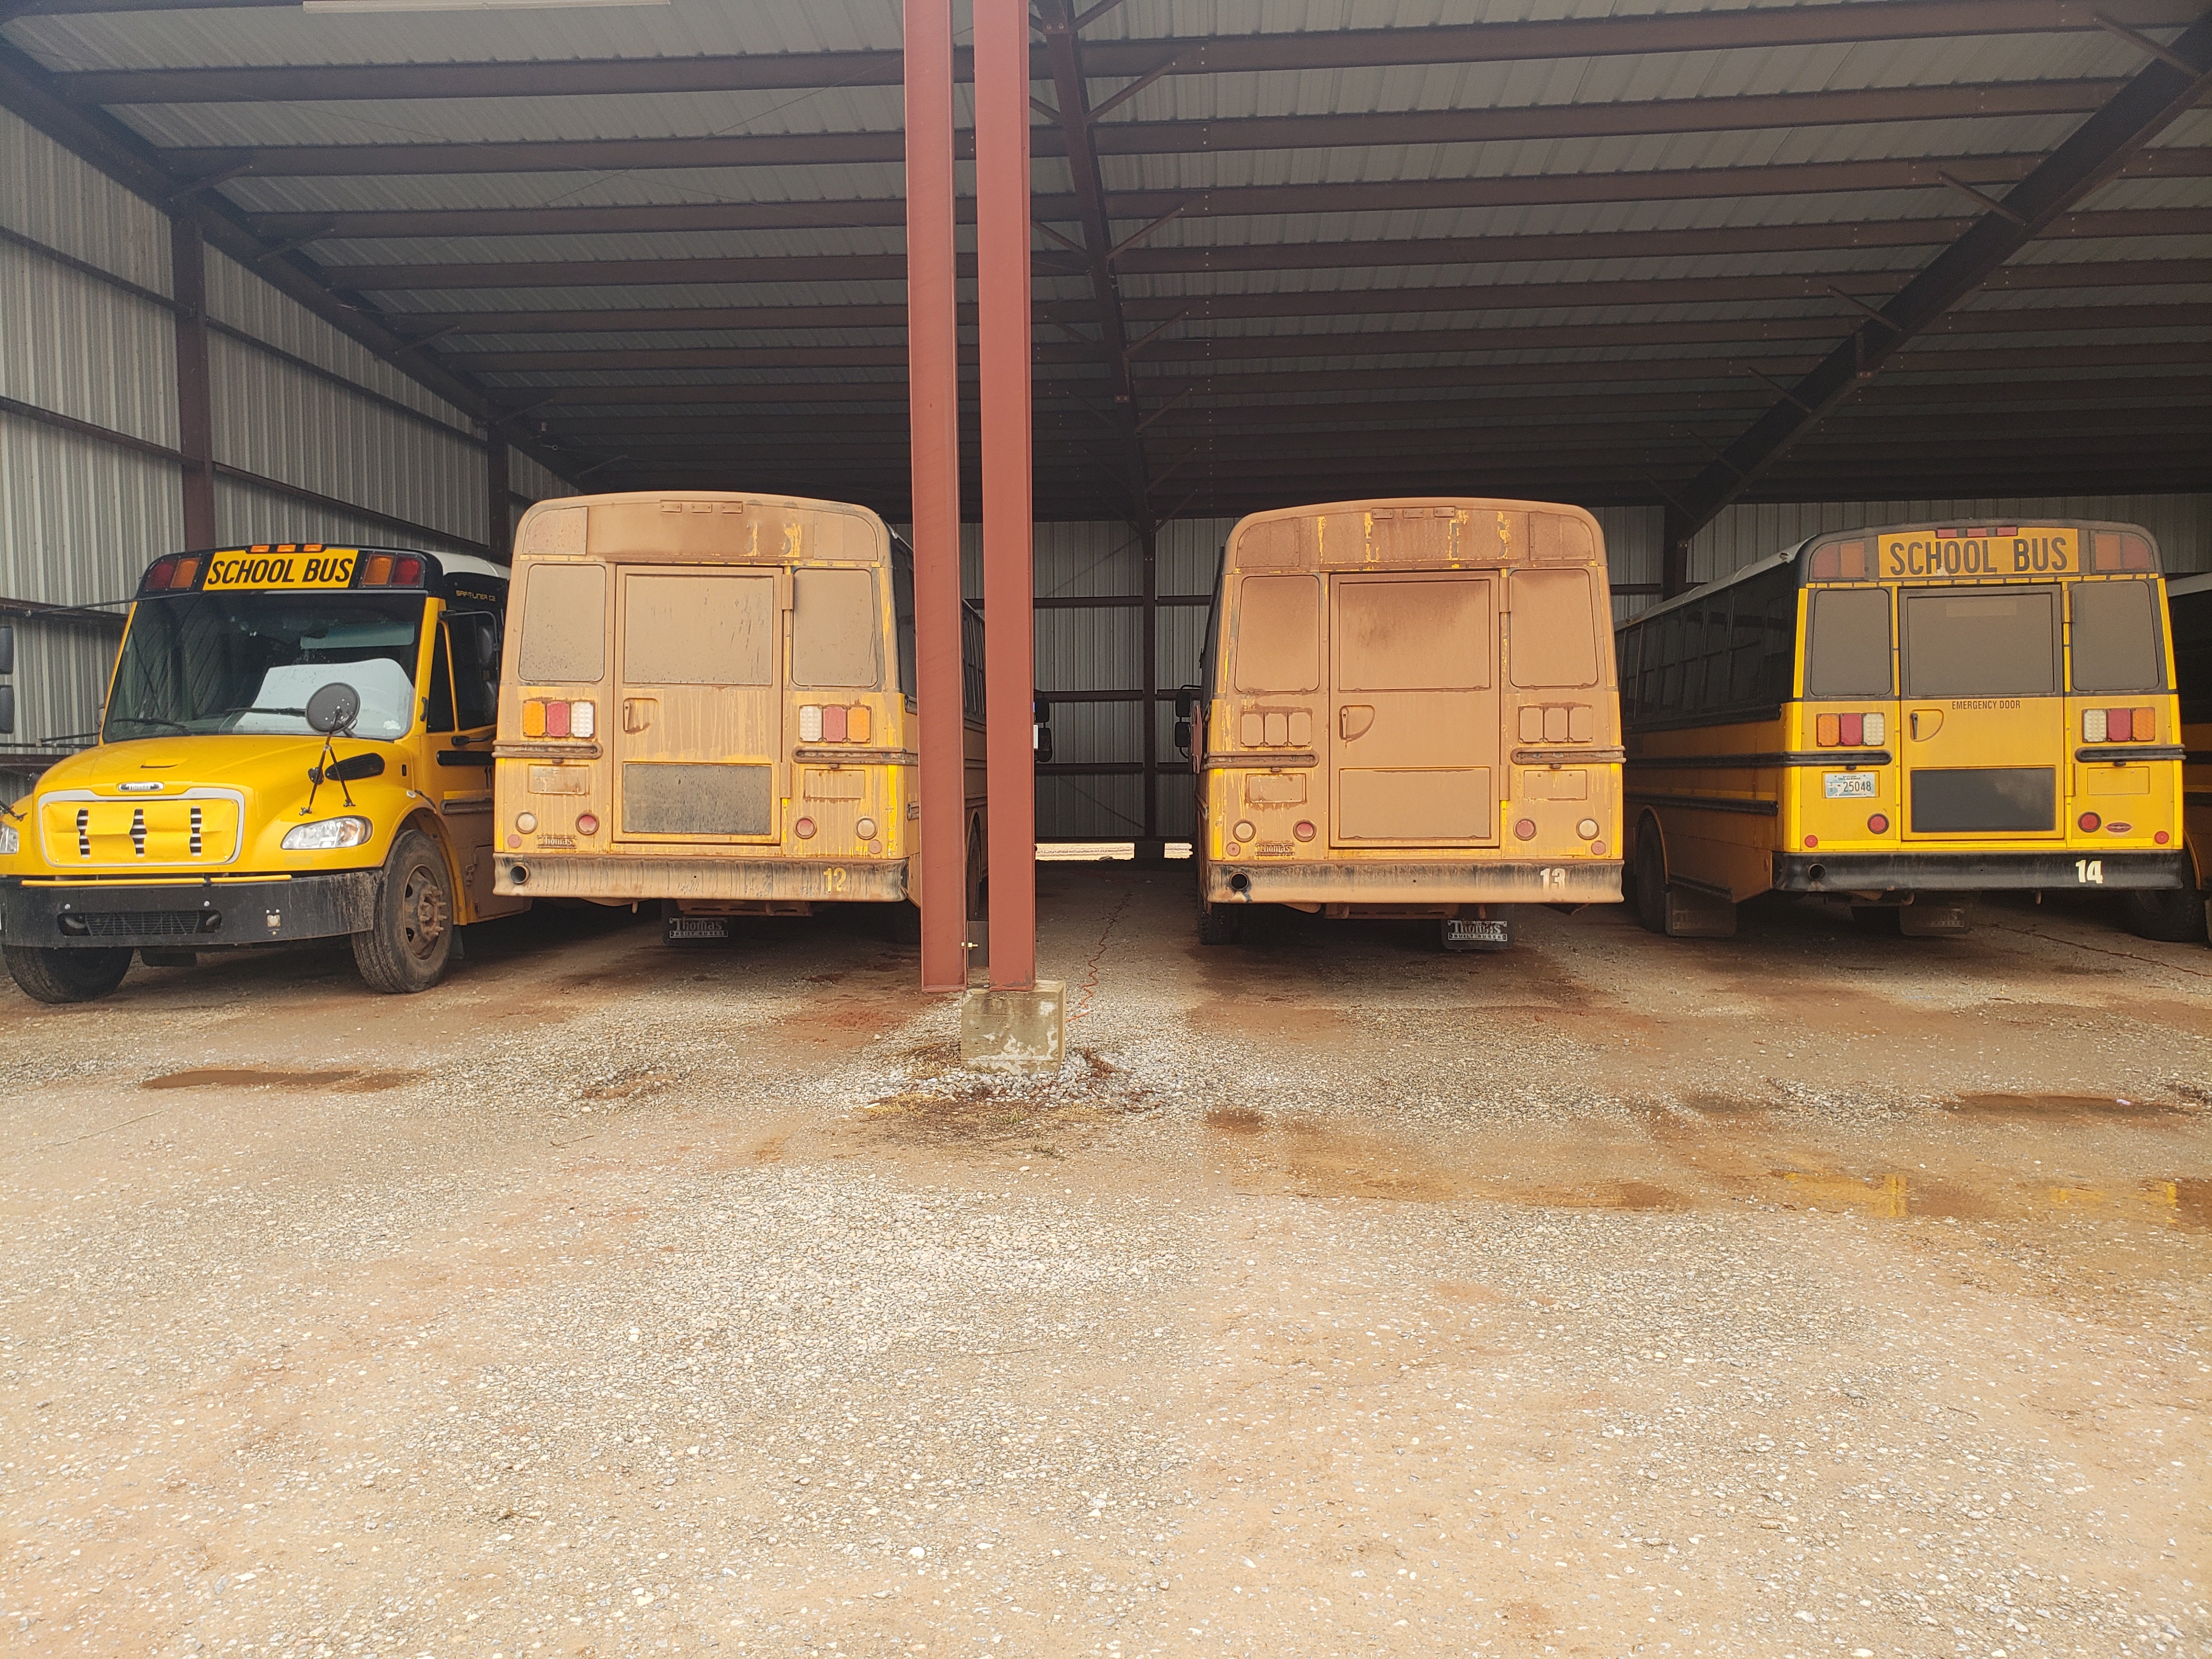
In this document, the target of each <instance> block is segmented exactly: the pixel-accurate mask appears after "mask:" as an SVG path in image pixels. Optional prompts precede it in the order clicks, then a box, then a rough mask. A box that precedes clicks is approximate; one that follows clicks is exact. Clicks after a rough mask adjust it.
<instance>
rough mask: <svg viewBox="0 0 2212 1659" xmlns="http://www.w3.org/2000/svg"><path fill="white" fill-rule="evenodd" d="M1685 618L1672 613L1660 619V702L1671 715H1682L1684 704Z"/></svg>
mask: <svg viewBox="0 0 2212 1659" xmlns="http://www.w3.org/2000/svg"><path fill="white" fill-rule="evenodd" d="M1684 621H1685V618H1684V617H1683V615H1682V613H1681V612H1680V611H1668V613H1667V614H1666V615H1665V616H1664V617H1661V618H1660V619H1659V661H1660V677H1659V702H1660V704H1661V706H1662V708H1666V709H1667V710H1668V712H1669V713H1671V714H1680V713H1681V712H1682V709H1683V702H1682V627H1683V623H1684Z"/></svg>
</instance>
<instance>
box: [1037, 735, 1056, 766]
mask: <svg viewBox="0 0 2212 1659" xmlns="http://www.w3.org/2000/svg"><path fill="white" fill-rule="evenodd" d="M1034 730H1035V731H1036V763H1037V764H1038V765H1039V766H1049V765H1051V764H1052V727H1050V726H1036V727H1035V728H1034Z"/></svg>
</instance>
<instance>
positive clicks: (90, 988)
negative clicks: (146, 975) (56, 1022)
mask: <svg viewBox="0 0 2212 1659" xmlns="http://www.w3.org/2000/svg"><path fill="white" fill-rule="evenodd" d="M0 957H5V958H6V959H7V963H8V976H9V978H10V979H12V980H14V981H15V984H16V986H17V987H18V988H19V989H21V992H22V993H23V994H24V995H25V996H27V997H28V998H30V999H31V1000H32V1001H33V1002H52V1003H63V1002H94V1001H97V1000H99V999H100V998H101V997H104V996H106V994H108V993H109V992H110V991H112V990H113V989H114V988H115V987H117V986H118V985H120V984H122V983H123V976H124V975H125V974H127V973H129V972H130V971H131V952H130V951H127V950H121V951H54V950H47V949H45V948H43V947H41V946H39V945H8V946H7V947H5V948H4V949H0Z"/></svg>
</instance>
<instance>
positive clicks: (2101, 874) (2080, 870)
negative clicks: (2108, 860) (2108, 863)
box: [2074, 859, 2105, 887]
mask: <svg viewBox="0 0 2212 1659" xmlns="http://www.w3.org/2000/svg"><path fill="white" fill-rule="evenodd" d="M2074 879H2075V880H2076V881H2079V882H2086V883H2087V884H2090V885H2091V886H2094V887H2102V886H2103V885H2104V884H2105V861H2104V860H2102V859H2075V860H2074Z"/></svg>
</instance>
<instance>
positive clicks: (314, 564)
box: [201, 547, 360, 592]
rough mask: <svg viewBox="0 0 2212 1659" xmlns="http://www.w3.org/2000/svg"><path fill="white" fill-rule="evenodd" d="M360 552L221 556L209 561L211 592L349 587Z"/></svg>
mask: <svg viewBox="0 0 2212 1659" xmlns="http://www.w3.org/2000/svg"><path fill="white" fill-rule="evenodd" d="M359 556H360V551H359V550H358V549H356V548H351V547H316V548H289V547H288V548H255V549H252V550H247V551H245V552H239V553H218V554H216V556H214V557H212V558H210V560H209V561H208V570H207V580H206V581H204V583H202V584H201V586H202V587H203V589H204V590H205V591H207V592H218V591H221V590H223V589H229V588H250V587H346V586H351V585H352V582H353V567H354V561H355V560H356V558H357V557H359Z"/></svg>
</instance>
